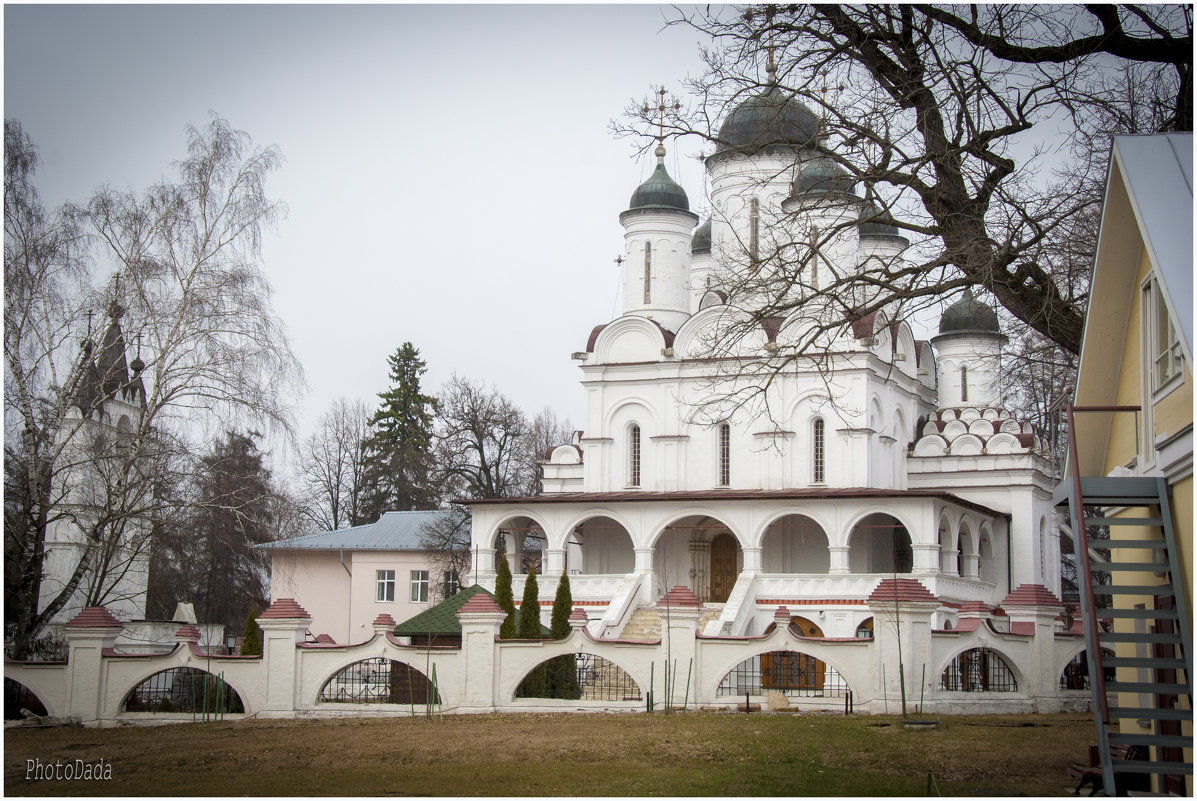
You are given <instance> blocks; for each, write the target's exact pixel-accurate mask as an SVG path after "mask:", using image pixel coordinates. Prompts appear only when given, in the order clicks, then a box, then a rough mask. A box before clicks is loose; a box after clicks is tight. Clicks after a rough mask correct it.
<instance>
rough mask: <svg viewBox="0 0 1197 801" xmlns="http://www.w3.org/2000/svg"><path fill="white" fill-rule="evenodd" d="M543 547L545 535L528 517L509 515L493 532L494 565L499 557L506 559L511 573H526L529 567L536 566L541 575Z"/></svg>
mask: <svg viewBox="0 0 1197 801" xmlns="http://www.w3.org/2000/svg"><path fill="white" fill-rule="evenodd" d="M545 547H546V537H545V533H544V529H543V528H541V527H540V524H539V523H537V522H536V521H535V520H533V519H531V518H529V517H510V518H508V519H507V520H504V521H503V524H502V525H500V526H499V529H498V531H497V532H496V533H495V541H494V549H495V566H496V567H497V566H498V564H499V560H500V559H506V560H507V566H508V567H510V568H511V573H512V575H518V574H520V573H527V572H528V570H529V569H530V568H536V574H537V575H541V574H542V573H543V572H544V569H543V567H544V550H545Z"/></svg>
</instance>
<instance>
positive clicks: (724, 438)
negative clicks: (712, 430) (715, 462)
mask: <svg viewBox="0 0 1197 801" xmlns="http://www.w3.org/2000/svg"><path fill="white" fill-rule="evenodd" d="M730 485H731V426H730V425H728V424H727V423H724V424H723V425H721V426H719V486H721V487H727V486H730Z"/></svg>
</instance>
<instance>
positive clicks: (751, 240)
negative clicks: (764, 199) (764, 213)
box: [748, 198, 761, 270]
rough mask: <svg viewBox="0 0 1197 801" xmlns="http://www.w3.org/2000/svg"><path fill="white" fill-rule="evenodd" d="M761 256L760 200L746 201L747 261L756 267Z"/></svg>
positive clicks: (753, 267)
mask: <svg viewBox="0 0 1197 801" xmlns="http://www.w3.org/2000/svg"><path fill="white" fill-rule="evenodd" d="M760 257H761V202H760V200H758V199H757V198H752V200H750V201H748V261H749V263H750V264H751V265H752V269H754V270H755V269H756V267H757V264H758V263H759V262H760Z"/></svg>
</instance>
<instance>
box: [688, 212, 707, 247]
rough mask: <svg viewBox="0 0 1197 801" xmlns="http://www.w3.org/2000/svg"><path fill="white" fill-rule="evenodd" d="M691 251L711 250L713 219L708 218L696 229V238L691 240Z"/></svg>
mask: <svg viewBox="0 0 1197 801" xmlns="http://www.w3.org/2000/svg"><path fill="white" fill-rule="evenodd" d="M690 252H691V253H710V252H711V221H710V220H707V221H706V222H704V223H703V224H702V225H700V226H698V227H697V228H695V229H694V238H693V239H691V240H690Z"/></svg>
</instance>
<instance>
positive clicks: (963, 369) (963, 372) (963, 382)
mask: <svg viewBox="0 0 1197 801" xmlns="http://www.w3.org/2000/svg"><path fill="white" fill-rule="evenodd" d="M966 401H968V365H967V364H962V365H960V402H961V403H964V402H966Z"/></svg>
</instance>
